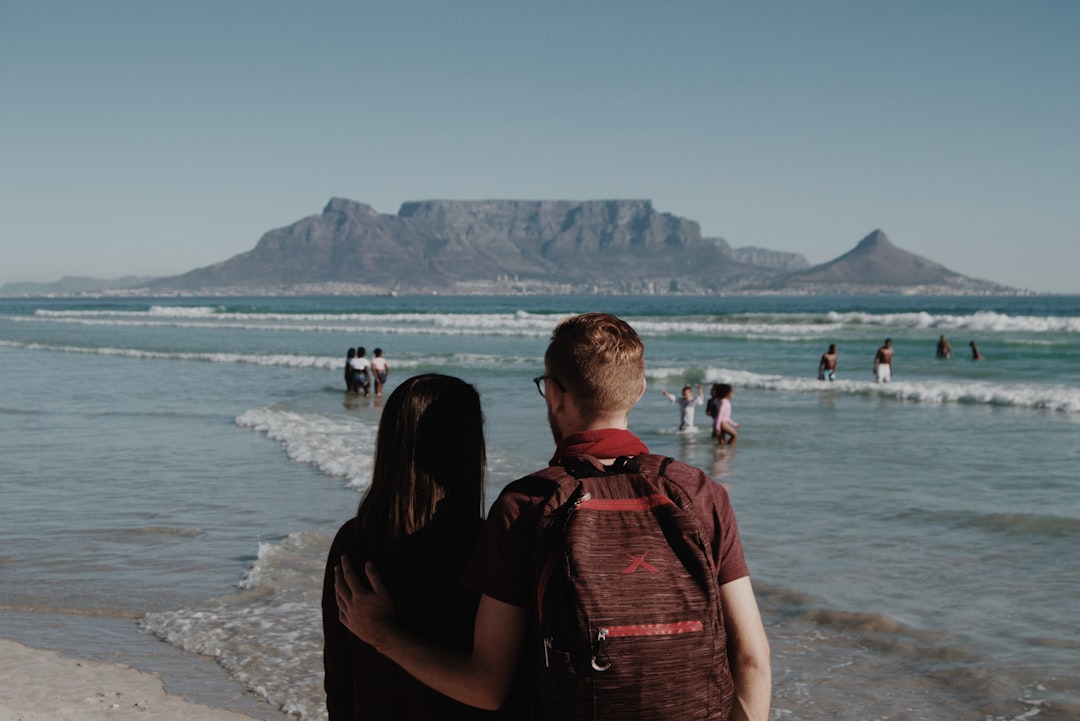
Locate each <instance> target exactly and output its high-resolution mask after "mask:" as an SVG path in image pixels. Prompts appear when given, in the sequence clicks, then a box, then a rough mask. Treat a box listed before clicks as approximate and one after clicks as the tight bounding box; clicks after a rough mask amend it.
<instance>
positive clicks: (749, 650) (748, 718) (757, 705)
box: [720, 576, 772, 721]
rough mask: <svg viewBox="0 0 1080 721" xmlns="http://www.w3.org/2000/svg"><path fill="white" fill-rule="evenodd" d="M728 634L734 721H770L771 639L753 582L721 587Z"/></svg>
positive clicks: (746, 580)
mask: <svg viewBox="0 0 1080 721" xmlns="http://www.w3.org/2000/svg"><path fill="white" fill-rule="evenodd" d="M720 601H721V603H722V604H723V608H724V628H725V629H726V630H727V643H728V663H729V664H730V665H731V676H732V678H733V679H734V681H735V708H734V709H733V710H732V714H731V719H732V721H767V720H768V718H769V705H770V703H771V701H772V667H771V666H770V662H769V639H768V638H767V637H766V636H765V626H764V625H763V624H762V622H761V613H760V611H758V605H757V600H756V599H755V598H754V589H753V587H752V586H751V585H750V578H749V577H746V576H744V577H743V578H739V579H737V580H734V581H731V582H730V583H725V584H724V585H723V586H721V587H720Z"/></svg>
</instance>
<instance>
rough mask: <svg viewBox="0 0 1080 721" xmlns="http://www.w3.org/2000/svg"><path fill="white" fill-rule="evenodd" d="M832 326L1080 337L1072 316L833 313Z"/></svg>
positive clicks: (1076, 320) (1078, 325)
mask: <svg viewBox="0 0 1080 721" xmlns="http://www.w3.org/2000/svg"><path fill="white" fill-rule="evenodd" d="M828 318H829V320H830V321H831V322H833V323H837V324H840V325H868V326H881V327H884V328H916V329H931V328H932V329H938V330H970V331H978V332H1008V331H1012V332H1027V333H1080V318H1077V317H1075V316H1062V317H1058V316H1012V315H1006V314H1003V313H995V312H993V311H978V312H976V313H971V314H968V315H948V314H937V315H934V314H930V313H926V312H918V313H865V312H854V313H836V312H830V313H829V314H828Z"/></svg>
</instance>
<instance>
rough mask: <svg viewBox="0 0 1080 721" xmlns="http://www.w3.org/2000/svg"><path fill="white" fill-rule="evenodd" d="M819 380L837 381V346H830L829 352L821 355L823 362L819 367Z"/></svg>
mask: <svg viewBox="0 0 1080 721" xmlns="http://www.w3.org/2000/svg"><path fill="white" fill-rule="evenodd" d="M817 379H818V380H819V381H826V380H827V381H832V380H836V344H835V343H834V344H832V345H830V346H829V350H827V351H826V352H825V353H822V354H821V361H820V362H819V363H818V367H817Z"/></svg>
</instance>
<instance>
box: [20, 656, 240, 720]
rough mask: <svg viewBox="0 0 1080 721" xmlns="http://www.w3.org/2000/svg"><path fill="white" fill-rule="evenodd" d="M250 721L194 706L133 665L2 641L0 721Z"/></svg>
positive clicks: (223, 711) (234, 714) (195, 704)
mask: <svg viewBox="0 0 1080 721" xmlns="http://www.w3.org/2000/svg"><path fill="white" fill-rule="evenodd" d="M147 718H153V719H162V720H165V721H187V720H188V719H190V720H191V721H251V719H252V718H253V717H251V716H247V715H245V714H241V713H236V712H233V711H226V710H224V709H216V708H210V707H209V706H203V705H201V704H197V703H192V702H190V701H187V700H185V699H184V698H183V697H181V696H176V695H173V694H168V693H166V692H165V689H164V686H163V685H162V683H161V681H160V680H159V679H158V678H157V677H156V676H152V675H150V674H146V673H143V672H141V671H138V670H136V669H134V668H131V667H130V666H122V665H118V664H110V663H100V662H96V661H81V660H79V659H73V658H67V657H64V656H61V655H60V654H59V653H57V652H55V651H41V650H38V649H33V648H29V647H27V646H23V645H22V644H19V643H15V642H14V641H6V640H0V721H57V720H61V721H62V720H63V719H80V720H82V719H85V720H86V721H96V720H97V719H102V720H108V721H126V720H127V719H147Z"/></svg>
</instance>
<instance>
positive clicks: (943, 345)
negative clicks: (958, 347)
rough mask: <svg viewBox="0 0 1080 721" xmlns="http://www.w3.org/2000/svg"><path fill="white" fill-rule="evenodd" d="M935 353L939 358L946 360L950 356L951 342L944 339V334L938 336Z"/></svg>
mask: <svg viewBox="0 0 1080 721" xmlns="http://www.w3.org/2000/svg"><path fill="white" fill-rule="evenodd" d="M936 355H937V357H938V358H940V359H941V360H948V359H950V358H952V344H951V343H949V341H948V340H946V339H945V335H944V334H942V335H941V337H940V338H938V342H937V351H936Z"/></svg>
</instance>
